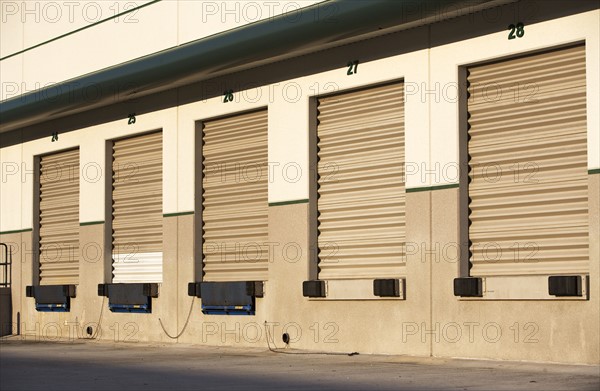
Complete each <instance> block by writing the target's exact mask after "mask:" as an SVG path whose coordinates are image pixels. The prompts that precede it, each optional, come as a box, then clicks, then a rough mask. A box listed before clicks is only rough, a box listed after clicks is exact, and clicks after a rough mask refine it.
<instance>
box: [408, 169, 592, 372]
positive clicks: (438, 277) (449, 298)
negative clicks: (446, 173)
mask: <svg viewBox="0 0 600 391" xmlns="http://www.w3.org/2000/svg"><path fill="white" fill-rule="evenodd" d="M599 179H600V176H598V175H590V176H589V200H590V239H591V240H590V300H587V301H575V300H567V301H557V300H465V299H461V298H458V297H455V296H454V295H453V289H452V280H453V279H454V278H455V277H457V276H458V271H457V262H456V258H455V257H454V256H453V253H446V252H445V251H444V249H445V248H450V247H453V246H454V245H455V244H456V243H457V242H458V230H457V227H458V221H457V217H458V189H447V190H438V191H433V192H432V193H431V200H432V211H431V213H432V220H431V224H432V226H431V229H432V241H431V244H430V245H431V248H432V249H435V253H436V255H437V261H436V262H432V268H433V275H432V280H433V281H434V283H433V284H432V296H433V303H432V314H433V317H432V320H431V323H429V324H427V325H425V327H427V329H428V330H435V332H434V333H433V334H428V333H427V332H426V331H423V329H420V330H419V331H420V332H419V333H417V334H415V336H413V338H416V339H419V340H421V341H422V342H423V343H430V344H431V346H432V351H431V353H432V355H433V356H440V357H473V358H494V359H505V360H530V361H556V362H572V363H598V362H599V360H600V353H599V351H598V347H599V344H600V340H599V337H598V330H597V326H596V325H598V324H599V323H598V321H599V308H600V306H599V297H598V293H597V292H599V285H600V284H599V281H600V274H599V271H600V270H599V267H598V265H599V263H600V254H599V251H598V244H597V243H598V241H597V240H594V239H593V238H597V237H598V234H597V232H598V225H599V224H598V223H599V221H598V212H597V210H598V206H597V205H598V183H599ZM417 194H418V193H417ZM422 197H423V198H425V197H427V196H426V195H424V194H423V195H422Z"/></svg>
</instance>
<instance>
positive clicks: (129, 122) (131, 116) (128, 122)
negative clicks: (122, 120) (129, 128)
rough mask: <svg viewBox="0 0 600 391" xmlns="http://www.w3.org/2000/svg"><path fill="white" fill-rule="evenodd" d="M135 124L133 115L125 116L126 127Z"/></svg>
mask: <svg viewBox="0 0 600 391" xmlns="http://www.w3.org/2000/svg"><path fill="white" fill-rule="evenodd" d="M133 124H135V113H131V114H129V115H128V116H127V125H133Z"/></svg>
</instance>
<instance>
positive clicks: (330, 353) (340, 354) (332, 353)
mask: <svg viewBox="0 0 600 391" xmlns="http://www.w3.org/2000/svg"><path fill="white" fill-rule="evenodd" d="M265 331H266V334H267V347H268V348H269V350H270V351H271V352H273V353H281V354H321V355H324V356H356V355H358V354H359V353H358V352H352V353H342V352H290V351H285V350H282V349H279V348H278V347H277V345H275V340H273V346H275V349H273V348H272V347H271V343H270V342H269V340H270V339H272V337H271V333H270V332H269V328H268V327H267V321H266V320H265Z"/></svg>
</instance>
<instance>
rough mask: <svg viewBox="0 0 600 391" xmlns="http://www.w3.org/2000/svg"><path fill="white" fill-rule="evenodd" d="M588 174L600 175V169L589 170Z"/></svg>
mask: <svg viewBox="0 0 600 391" xmlns="http://www.w3.org/2000/svg"><path fill="white" fill-rule="evenodd" d="M588 174H590V175H592V174H600V168H594V169H593V170H588Z"/></svg>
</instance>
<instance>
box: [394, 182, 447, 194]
mask: <svg viewBox="0 0 600 391" xmlns="http://www.w3.org/2000/svg"><path fill="white" fill-rule="evenodd" d="M455 188H458V183H452V184H450V185H440V186H429V187H413V188H412V189H406V192H407V193H418V192H420V191H435V190H444V189H455Z"/></svg>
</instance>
